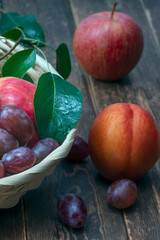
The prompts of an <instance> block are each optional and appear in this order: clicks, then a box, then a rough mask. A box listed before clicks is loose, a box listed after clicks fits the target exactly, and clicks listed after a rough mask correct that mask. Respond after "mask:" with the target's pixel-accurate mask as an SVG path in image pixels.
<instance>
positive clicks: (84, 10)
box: [0, 0, 160, 240]
mask: <svg viewBox="0 0 160 240" xmlns="http://www.w3.org/2000/svg"><path fill="white" fill-rule="evenodd" d="M0 4H1V7H2V8H4V9H5V10H6V11H12V12H17V13H19V14H34V15H35V16H36V18H37V20H38V21H39V23H40V24H41V26H42V27H43V29H44V32H45V35H46V42H47V43H49V44H50V45H52V46H53V47H54V48H56V47H57V46H58V45H59V44H60V43H62V42H65V43H66V44H67V45H68V47H69V51H70V55H71V61H72V72H71V75H70V76H69V78H68V81H69V82H71V83H72V84H74V85H75V86H76V87H78V89H80V91H81V92H82V94H83V102H84V104H83V112H82V116H81V119H80V122H79V129H78V134H79V135H80V136H82V137H83V138H84V139H85V140H86V141H87V140H88V134H89V130H90V127H91V124H92V122H93V120H94V118H95V117H96V115H97V114H98V113H99V112H100V111H101V110H102V109H103V108H104V107H106V106H108V105H109V104H112V103H116V102H131V103H136V104H138V105H140V106H142V107H144V108H145V109H146V110H147V111H149V112H150V113H151V114H152V115H153V117H154V118H155V120H156V121H157V124H158V125H159V126H160V94H159V92H160V74H159V64H160V40H159V39H160V27H159V20H160V19H159V9H160V1H158V0H154V1H149V0H134V1H131V0H129V1H123V0H119V1H118V5H117V9H116V11H120V12H124V13H126V14H128V15H131V16H132V17H133V18H135V19H136V21H137V22H138V23H139V25H140V26H141V28H142V30H143V34H144V39H145V47H144V51H143V55H142V57H141V59H140V61H139V63H138V65H137V66H136V67H135V68H134V70H132V72H131V73H130V74H129V75H128V76H126V77H125V78H124V79H121V80H120V81H115V82H112V83H111V82H104V81H99V80H97V79H93V78H92V77H90V76H88V75H87V74H86V73H85V72H84V71H83V70H82V69H81V68H80V66H79V64H78V62H77V61H76V59H75V56H74V52H73V46H72V42H73V35H74V31H75V29H76V27H77V26H78V24H79V23H80V21H81V20H82V19H83V18H85V17H87V16H88V15H90V14H92V13H95V12H98V11H104V10H106V11H110V10H111V8H112V4H113V1H109V0H108V1H107V0H101V1H99V0H87V1H86V0H47V1H44V0H29V1H26V0H14V1H13V0H1V1H0ZM44 51H45V53H46V55H47V58H48V60H49V62H50V63H51V64H52V65H53V66H55V61H56V59H55V54H54V52H51V51H50V50H49V49H47V48H46V49H44ZM109 184H110V182H108V181H106V180H104V179H103V178H102V177H101V176H100V175H99V174H98V173H97V171H96V170H95V168H94V166H93V164H92V162H91V159H90V157H88V158H87V159H86V160H84V161H83V162H81V163H76V164H75V163H74V164H73V163H70V162H68V161H67V160H66V159H62V160H61V161H60V163H59V164H58V166H57V167H56V170H55V171H54V172H53V174H52V175H51V176H49V177H47V178H45V179H44V181H43V182H42V184H41V186H40V187H39V188H38V189H36V190H33V191H30V192H28V193H26V195H25V196H24V197H23V198H22V199H21V200H20V202H19V203H18V205H17V206H16V207H14V208H11V209H6V210H4V209H1V210H0V239H2V240H10V239H13V240H35V239H36V240H51V239H64V240H67V239H69V240H71V239H75V240H78V239H79V240H82V239H85V240H92V239H93V240H102V239H103V240H106V239H109V240H159V239H160V162H157V164H156V165H155V166H154V167H153V169H152V170H150V171H149V172H148V173H147V174H146V175H145V176H144V177H143V178H141V179H140V180H139V181H137V186H138V191H139V194H138V199H137V201H136V203H135V204H134V205H133V206H132V207H130V208H129V209H127V210H124V211H121V210H117V209H115V208H113V207H111V206H109V205H108V203H107V198H106V193H107V189H108V186H109ZM69 192H73V193H76V194H78V195H79V196H81V197H82V198H83V200H84V201H85V203H86V206H87V209H88V219H87V224H86V226H85V227H84V228H82V229H80V230H74V229H71V228H69V227H67V226H66V225H64V224H63V223H62V222H61V221H60V219H59V217H58V214H57V201H58V198H59V197H60V196H61V195H62V194H65V193H69Z"/></svg>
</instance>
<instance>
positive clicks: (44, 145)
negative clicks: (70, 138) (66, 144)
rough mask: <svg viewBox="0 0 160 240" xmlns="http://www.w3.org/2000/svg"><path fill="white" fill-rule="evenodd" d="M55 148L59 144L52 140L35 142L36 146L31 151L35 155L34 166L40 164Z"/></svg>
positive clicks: (45, 139) (46, 139)
mask: <svg viewBox="0 0 160 240" xmlns="http://www.w3.org/2000/svg"><path fill="white" fill-rule="evenodd" d="M57 147H59V144H58V142H57V141H56V140H55V139H53V138H44V139H41V140H40V141H39V142H37V143H36V145H35V146H34V147H33V148H32V151H33V152H34V153H35V155H36V164H37V163H39V162H41V161H42V160H43V159H44V158H45V157H47V155H49V154H50V153H51V152H52V151H54V150H55V149H56V148H57Z"/></svg>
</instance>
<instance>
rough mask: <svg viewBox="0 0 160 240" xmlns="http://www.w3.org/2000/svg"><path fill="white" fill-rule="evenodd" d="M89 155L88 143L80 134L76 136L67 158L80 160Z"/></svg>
mask: <svg viewBox="0 0 160 240" xmlns="http://www.w3.org/2000/svg"><path fill="white" fill-rule="evenodd" d="M88 155H89V149H88V143H87V142H86V141H85V140H84V139H83V138H82V137H80V136H75V138H74V141H73V144H72V147H71V150H70V152H69V153H68V155H67V159H69V160H72V161H80V160H83V159H85V158H87V157H88Z"/></svg>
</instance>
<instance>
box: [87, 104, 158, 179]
mask: <svg viewBox="0 0 160 240" xmlns="http://www.w3.org/2000/svg"><path fill="white" fill-rule="evenodd" d="M88 144H89V152H90V156H91V159H92V161H93V164H94V165H95V167H96V169H97V170H98V171H99V173H100V174H101V175H102V176H104V177H105V178H106V179H108V180H111V181H112V180H116V179H119V178H129V179H132V180H136V179H138V178H140V177H141V176H143V175H144V174H145V173H146V172H147V171H148V170H149V169H151V168H152V167H153V166H154V164H155V163H156V161H157V160H158V158H159V156H160V135H159V130H158V127H157V125H156V123H155V120H154V119H153V117H152V116H151V114H149V113H148V112H147V111H146V110H145V109H143V108H142V107H140V106H138V105H135V104H129V103H115V104H112V105H110V106H108V107H106V108H105V109H104V110H103V111H102V112H101V113H100V114H99V115H98V116H97V117H96V119H95V120H94V122H93V124H92V126H91V129H90V133H89V141H88Z"/></svg>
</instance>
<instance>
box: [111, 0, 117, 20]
mask: <svg viewBox="0 0 160 240" xmlns="http://www.w3.org/2000/svg"><path fill="white" fill-rule="evenodd" d="M117 4H118V3H117V2H114V4H113V7H112V11H111V18H113V14H114V12H115V9H116V6H117Z"/></svg>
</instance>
